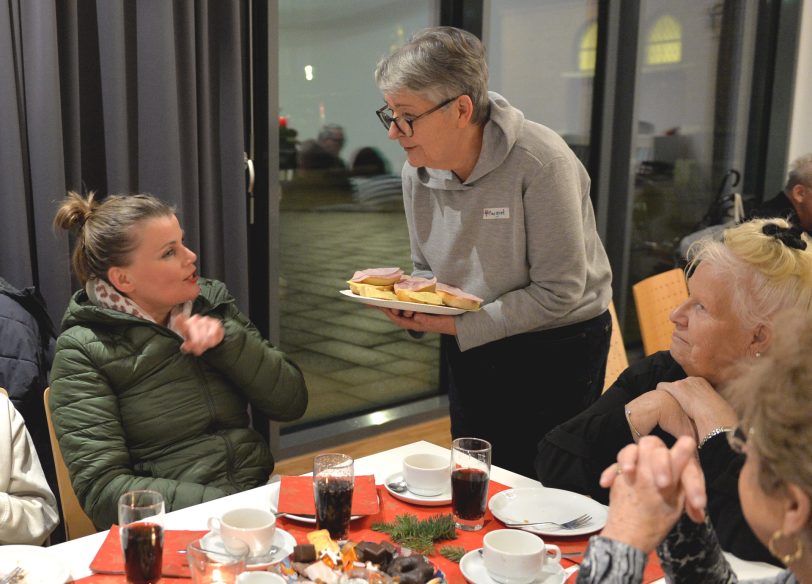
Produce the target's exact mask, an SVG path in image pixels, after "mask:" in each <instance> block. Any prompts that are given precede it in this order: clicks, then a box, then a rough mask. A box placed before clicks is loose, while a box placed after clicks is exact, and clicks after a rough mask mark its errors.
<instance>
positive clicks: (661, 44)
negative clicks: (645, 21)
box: [646, 14, 682, 65]
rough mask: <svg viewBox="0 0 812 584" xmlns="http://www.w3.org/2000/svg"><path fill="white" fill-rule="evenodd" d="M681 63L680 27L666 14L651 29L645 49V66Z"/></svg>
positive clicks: (677, 22) (674, 19)
mask: <svg viewBox="0 0 812 584" xmlns="http://www.w3.org/2000/svg"><path fill="white" fill-rule="evenodd" d="M680 62H682V25H681V24H680V23H679V21H678V20H677V19H676V18H674V17H673V16H670V15H668V14H666V15H664V16H661V17H660V18H658V19H657V21H656V22H655V23H654V26H652V27H651V31H650V32H649V34H648V47H647V48H646V64H647V65H666V64H669V63H680Z"/></svg>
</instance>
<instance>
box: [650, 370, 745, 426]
mask: <svg viewBox="0 0 812 584" xmlns="http://www.w3.org/2000/svg"><path fill="white" fill-rule="evenodd" d="M657 390H658V391H664V392H667V393H668V394H669V395H671V396H672V397H673V398H674V399H675V400H677V402H678V403H679V405H680V407H681V408H682V410H683V411H684V412H685V413H686V415H687V416H688V417H689V418H691V420H693V422H694V425H695V426H696V433H697V436H699V437H700V438H701V437H703V436H707V435H708V433H709V432H710V431H711V430H714V429H716V428H720V427H725V426H727V427H732V426H735V425H736V423H737V417H736V412H734V411H733V408H732V407H731V406H730V404H729V403H727V401H726V400H725V398H723V397H722V396H721V395H719V393H718V392H717V391H716V390H715V389H714V388H713V386H712V385H711V384H710V383H708V382H707V380H705V379H704V378H702V377H686V378H685V379H680V380H679V381H672V382H670V383H665V382H662V383H658V384H657Z"/></svg>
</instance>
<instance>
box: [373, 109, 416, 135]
mask: <svg viewBox="0 0 812 584" xmlns="http://www.w3.org/2000/svg"><path fill="white" fill-rule="evenodd" d="M375 113H376V114H378V119H379V120H381V124H383V127H384V128H386V131H387V132H388V131H389V128H390V126H391V125H392V123H394V124H395V126H397V129H398V130H399V131H400V133H402V134H404V135H405V136H407V137H410V136H411V135H412V133H413V130H412V126H411V125H409V123H408V122H407V121H406V120H404V119H401V118H396V117H393V116H392V115H390V114H389V112H387V111H385V110H384V109H379V110H378V111H376V112H375Z"/></svg>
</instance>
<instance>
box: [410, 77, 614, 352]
mask: <svg viewBox="0 0 812 584" xmlns="http://www.w3.org/2000/svg"><path fill="white" fill-rule="evenodd" d="M402 177H403V199H404V206H405V209H406V219H407V222H408V225H409V237H410V239H411V248H412V260H413V261H414V268H415V274H416V275H425V272H430V273H432V274H433V275H434V276H436V277H437V280H438V281H439V282H443V283H445V284H450V285H452V286H457V287H458V288H461V289H462V290H464V291H466V292H469V293H471V294H476V295H477V296H480V297H482V298H483V299H484V300H485V302H484V303H483V306H482V309H481V310H479V311H476V312H467V313H465V314H462V315H460V316H458V317H457V321H456V326H457V342H458V343H459V346H460V349H461V350H463V351H465V350H467V349H470V348H472V347H477V346H479V345H484V344H485V343H489V342H491V341H495V340H498V339H502V338H505V337H508V336H512V335H516V334H520V333H526V332H531V331H540V330H544V329H550V328H557V327H560V326H564V325H569V324H575V323H579V322H583V321H586V320H589V319H591V318H594V317H596V316H598V315H600V314H601V313H603V312H604V311H606V309H607V307H608V306H609V301H610V300H611V298H612V289H611V281H612V273H611V268H610V266H609V260H608V259H607V257H606V252H605V251H604V248H603V244H602V243H601V241H600V238H599V237H598V233H597V231H596V229H595V216H594V213H593V210H592V201H591V200H590V198H589V186H590V179H589V175H588V174H587V172H586V170H585V169H584V167H583V165H582V164H581V162H580V161H579V160H578V158H577V157H576V156H575V154H574V153H573V152H572V150H571V149H570V148H569V147H568V146H567V144H566V143H565V142H564V140H563V139H562V138H561V137H560V136H559V135H558V134H556V133H555V132H553V131H552V130H551V129H549V128H547V127H545V126H542V125H541V124H537V123H535V122H531V121H529V120H526V119H525V118H524V115H523V114H522V112H521V111H519V110H518V109H516V108H514V107H512V106H511V105H510V104H509V103H508V102H507V100H506V99H505V98H504V97H502V96H501V95H499V94H497V93H493V92H491V93H490V119H489V120H488V122H487V123H486V124H485V129H484V134H483V140H482V151H481V152H480V155H479V160H478V161H477V163H476V166H475V167H474V169H473V171H472V172H471V175H470V176H469V177H468V178H467V180H466V181H465V182H460V180H459V179H458V178H457V177H456V176H455V175H454V174H453V173H452V172H450V171H447V170H435V169H431V168H425V167H421V168H415V167H413V166H411V165H410V164H409V163H408V162H406V164H405V165H404V167H403V173H402Z"/></svg>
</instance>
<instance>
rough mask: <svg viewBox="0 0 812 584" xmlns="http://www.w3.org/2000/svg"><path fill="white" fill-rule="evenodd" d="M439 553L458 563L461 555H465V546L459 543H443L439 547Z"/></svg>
mask: <svg viewBox="0 0 812 584" xmlns="http://www.w3.org/2000/svg"><path fill="white" fill-rule="evenodd" d="M440 555H441V556H443V557H444V558H445V559H447V560H451V561H452V562H456V563H458V564H459V563H460V560H461V559H462V556H464V555H465V548H464V547H462V546H461V545H444V546H443V547H441V548H440Z"/></svg>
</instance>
